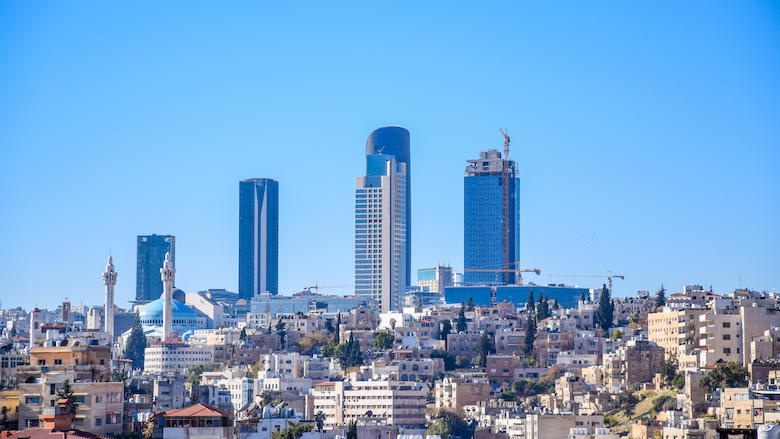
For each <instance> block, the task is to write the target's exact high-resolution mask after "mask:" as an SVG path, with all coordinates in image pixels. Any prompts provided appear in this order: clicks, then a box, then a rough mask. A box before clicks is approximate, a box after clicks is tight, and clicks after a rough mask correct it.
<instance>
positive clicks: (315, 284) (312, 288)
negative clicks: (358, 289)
mask: <svg viewBox="0 0 780 439" xmlns="http://www.w3.org/2000/svg"><path fill="white" fill-rule="evenodd" d="M354 286H355V285H323V286H319V285H318V284H317V282H314V286H313V287H304V288H303V292H306V293H311V290H314V293H315V294H319V292H320V288H322V289H325V288H350V287H354Z"/></svg>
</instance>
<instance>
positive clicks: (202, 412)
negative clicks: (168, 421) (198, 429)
mask: <svg viewBox="0 0 780 439" xmlns="http://www.w3.org/2000/svg"><path fill="white" fill-rule="evenodd" d="M169 416H170V417H177V418H211V417H215V416H220V417H221V416H229V417H231V418H232V417H233V415H232V414H230V413H228V412H226V411H224V410H220V409H218V408H216V407H214V406H213V405H208V404H202V403H199V404H194V405H191V406H189V407H185V408H183V409H174V410H166V411H165V412H163V417H165V418H167V417H169Z"/></svg>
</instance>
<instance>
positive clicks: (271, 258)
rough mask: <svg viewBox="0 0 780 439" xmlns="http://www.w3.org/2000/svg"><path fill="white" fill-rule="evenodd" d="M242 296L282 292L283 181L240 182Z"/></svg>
mask: <svg viewBox="0 0 780 439" xmlns="http://www.w3.org/2000/svg"><path fill="white" fill-rule="evenodd" d="M238 204H239V206H238V210H239V212H238V297H239V299H246V300H251V299H252V298H253V297H255V296H256V295H259V294H263V293H266V292H268V293H270V294H271V295H276V294H278V293H279V182H277V181H276V180H273V179H270V178H250V179H247V180H244V181H241V182H239V203H238Z"/></svg>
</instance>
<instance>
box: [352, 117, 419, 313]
mask: <svg viewBox="0 0 780 439" xmlns="http://www.w3.org/2000/svg"><path fill="white" fill-rule="evenodd" d="M409 147H410V137H409V131H408V130H407V129H406V128H402V127H396V126H391V127H383V128H379V129H377V130H375V131H374V132H373V133H371V135H369V136H368V140H367V141H366V174H365V177H357V182H356V186H355V294H357V295H361V296H366V297H371V300H372V305H373V307H374V308H375V309H378V310H380V311H381V312H386V311H390V310H396V309H399V307H400V305H401V303H402V299H403V294H404V293H405V292H406V291H407V290H408V289H409V285H410V278H409V276H410V274H411V272H412V259H411V258H412V244H411V243H412V239H411V238H412V228H411V219H412V215H411V207H412V203H411V195H410V194H411V162H410V154H409Z"/></svg>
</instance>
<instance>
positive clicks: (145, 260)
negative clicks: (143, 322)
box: [135, 235, 176, 300]
mask: <svg viewBox="0 0 780 439" xmlns="http://www.w3.org/2000/svg"><path fill="white" fill-rule="evenodd" d="M168 252H170V253H171V262H173V266H174V267H176V237H175V236H173V235H139V236H138V256H137V258H136V271H135V298H136V300H157V299H159V298H160V296H162V292H163V282H162V277H161V276H160V269H161V268H162V266H163V262H165V254H166V253H168Z"/></svg>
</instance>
